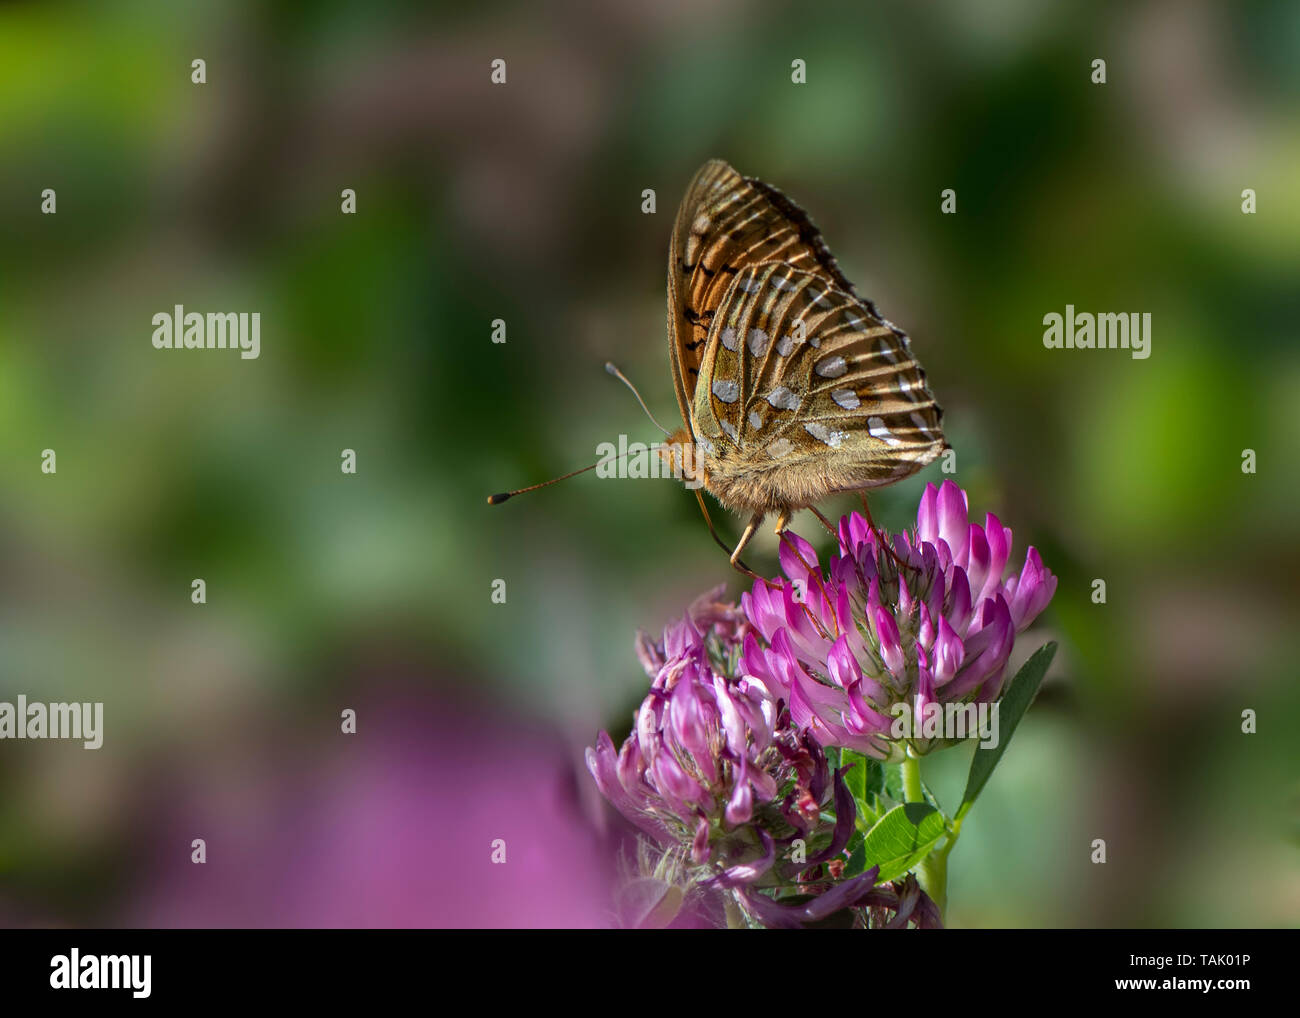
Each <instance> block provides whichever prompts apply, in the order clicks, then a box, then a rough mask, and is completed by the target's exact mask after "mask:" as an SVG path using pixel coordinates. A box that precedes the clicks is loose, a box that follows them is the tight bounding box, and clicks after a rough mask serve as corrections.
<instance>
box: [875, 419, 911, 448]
mask: <svg viewBox="0 0 1300 1018" xmlns="http://www.w3.org/2000/svg"><path fill="white" fill-rule="evenodd" d="M867 430H868V431H870V432H871V437H872V438H878V439H880V440H881V441H882V442H884V443H886V444H887V445H902V444H903V443H902V440H901V439H899V438H897V437H896V436H895V435H894V433H893V432H892V431H890V430H889V429H888V428H887V427H885V421H884V418H881V417H868V418H867Z"/></svg>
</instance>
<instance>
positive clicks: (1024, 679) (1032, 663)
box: [957, 642, 1056, 819]
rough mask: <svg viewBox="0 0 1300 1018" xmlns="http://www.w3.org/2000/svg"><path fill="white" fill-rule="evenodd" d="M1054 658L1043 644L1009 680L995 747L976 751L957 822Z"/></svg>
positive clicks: (1051, 647) (1003, 749)
mask: <svg viewBox="0 0 1300 1018" xmlns="http://www.w3.org/2000/svg"><path fill="white" fill-rule="evenodd" d="M1055 654H1056V643H1055V642H1052V643H1047V644H1044V645H1043V646H1042V647H1039V648H1038V650H1036V651H1035V652H1034V654H1033V656H1032V657H1031V658H1030V659H1029V660H1028V661H1026V662H1025V663H1024V666H1023V667H1022V668H1021V669H1020V671H1018V672H1017V673H1016V677H1015V678H1014V679H1012V680H1011V685H1009V686H1008V687H1007V691H1006V693H1004V694H1003V696H1002V700H1001V701H1000V703H1001V707H999V708H998V744H997V745H996V746H990V747H989V748H987V749H985V748H984V747H983V746H977V747H976V749H975V757H974V759H972V760H971V762H970V773H969V774H968V775H967V777H966V792H965V794H963V795H962V797H961V808H960V809H958V810H957V818H958V819H961V818H962V817H964V816H965V815H966V814H967V812H969V810H970V808H971V805H972V804H973V803H974V802H975V799H976V797H977V796H978V795H979V794H980V792H981V791H983V789H984V785H985V784H986V783H987V782H988V780H989V776H990V775H991V774H992V773H993V768H994V767H996V766H997V765H998V761H999V760H1001V759H1002V754H1003V753H1005V752H1006V749H1007V744H1008V743H1010V742H1011V736H1012V735H1013V734H1015V731H1016V726H1017V725H1018V724H1020V719H1021V718H1022V717H1024V716H1025V711H1027V710H1028V709H1029V704H1030V703H1031V702H1033V699H1034V694H1035V693H1037V692H1038V686H1039V684H1040V683H1041V682H1042V681H1043V676H1044V675H1046V674H1047V667H1048V665H1050V664H1051V663H1052V657H1053V656H1054V655H1055Z"/></svg>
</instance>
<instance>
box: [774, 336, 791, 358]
mask: <svg viewBox="0 0 1300 1018" xmlns="http://www.w3.org/2000/svg"><path fill="white" fill-rule="evenodd" d="M793 349H794V337H793V336H789V335H786V336H782V337H781V338H780V339H778V340H777V341H776V352H777V353H779V354H780V355H781V356H782V357H789V356H790V351H791V350H793Z"/></svg>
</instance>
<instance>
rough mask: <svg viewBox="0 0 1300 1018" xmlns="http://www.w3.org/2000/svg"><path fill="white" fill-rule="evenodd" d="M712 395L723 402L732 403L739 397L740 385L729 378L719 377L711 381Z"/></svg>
mask: <svg viewBox="0 0 1300 1018" xmlns="http://www.w3.org/2000/svg"><path fill="white" fill-rule="evenodd" d="M713 395H715V396H717V397H718V399H720V400H722V402H724V403H734V402H736V400H738V399H739V398H740V386H739V385H737V384H736V383H735V382H733V381H731V380H730V379H729V378H719V379H717V380H716V381H715V382H714V383H713Z"/></svg>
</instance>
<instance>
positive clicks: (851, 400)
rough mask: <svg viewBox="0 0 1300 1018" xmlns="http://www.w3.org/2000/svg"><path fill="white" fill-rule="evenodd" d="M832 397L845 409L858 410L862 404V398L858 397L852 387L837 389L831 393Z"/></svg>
mask: <svg viewBox="0 0 1300 1018" xmlns="http://www.w3.org/2000/svg"><path fill="white" fill-rule="evenodd" d="M831 399H833V400H835V402H836V403H837V404H838V405H839V406H842V407H843V408H844V409H845V410H856V409H857V408H858V407H860V406H862V400H860V399H858V394H857V393H856V392H854V391H853V390H852V389H836V390H835V391H834V392H832V393H831Z"/></svg>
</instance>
